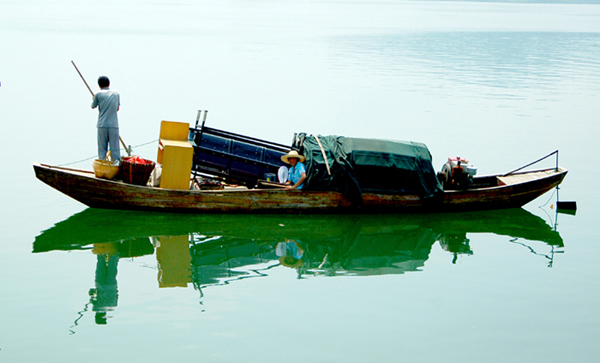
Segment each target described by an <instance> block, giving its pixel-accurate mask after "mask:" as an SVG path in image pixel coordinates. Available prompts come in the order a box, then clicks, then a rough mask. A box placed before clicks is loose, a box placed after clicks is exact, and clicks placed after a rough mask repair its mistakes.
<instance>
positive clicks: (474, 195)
mask: <svg viewBox="0 0 600 363" xmlns="http://www.w3.org/2000/svg"><path fill="white" fill-rule="evenodd" d="M34 170H35V174H36V177H37V178H38V179H39V180H41V181H43V182H44V183H46V184H48V185H49V186H51V187H53V188H55V189H57V190H58V191H60V192H62V193H64V194H66V195H68V196H70V197H71V198H73V199H75V200H77V201H79V202H81V203H83V204H85V205H87V206H89V207H92V208H104V209H123V210H146V211H163V212H186V213H303V212H304V213H353V212H354V213H355V212H377V213H402V212H450V211H463V210H485V209H503V208H517V207H521V206H523V205H524V204H526V203H528V202H530V201H532V200H533V199H535V198H537V197H539V196H540V195H542V194H544V193H546V192H547V191H549V190H550V189H552V188H554V187H556V186H557V185H558V184H560V183H561V182H562V180H563V179H564V177H565V175H566V173H567V171H566V170H565V169H562V168H557V169H556V170H555V169H548V170H546V171H544V172H543V173H541V174H539V175H536V176H535V177H531V178H526V179H531V180H526V181H523V182H517V183H514V184H510V185H498V186H493V187H487V188H476V189H468V190H455V191H445V192H444V193H443V195H441V196H439V197H438V198H432V199H428V200H423V199H421V198H420V197H419V196H417V195H383V194H374V193H363V199H362V203H356V202H355V201H353V200H351V199H349V198H347V197H346V196H345V195H344V194H342V193H340V192H332V191H286V190H281V189H242V190H239V189H234V190H218V191H215V190H174V189H161V188H154V187H149V186H138V185H132V184H127V183H123V182H121V181H113V180H106V179H101V178H97V177H96V176H94V173H93V172H88V171H83V170H76V169H68V168H61V167H55V166H50V165H45V164H37V163H36V164H34ZM521 174H523V175H525V174H527V173H521Z"/></svg>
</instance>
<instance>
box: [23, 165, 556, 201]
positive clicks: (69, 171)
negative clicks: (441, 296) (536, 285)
mask: <svg viewBox="0 0 600 363" xmlns="http://www.w3.org/2000/svg"><path fill="white" fill-rule="evenodd" d="M33 166H34V168H35V167H36V166H37V167H41V168H45V169H48V170H57V171H61V172H64V173H67V174H71V175H79V176H80V177H83V178H88V179H92V180H96V181H98V182H101V183H109V184H114V185H115V186H119V187H126V188H135V189H142V190H148V191H152V192H158V193H160V194H163V193H177V194H217V193H218V194H220V193H253V194H254V193H282V192H289V191H288V190H286V189H283V188H281V189H279V188H273V189H261V188H240V189H212V190H191V189H167V188H158V187H153V186H149V185H136V184H130V183H125V182H123V181H115V180H110V179H104V178H99V177H96V176H95V174H94V172H93V171H90V170H83V169H73V168H66V167H62V166H53V165H49V164H44V163H38V162H34V163H33ZM550 170H553V171H554V173H551V174H548V175H546V176H542V177H539V178H535V179H532V180H527V181H522V182H518V183H515V184H506V185H496V186H487V187H480V188H466V189H450V190H444V191H443V194H459V193H466V192H481V191H496V190H502V189H507V188H514V187H516V186H519V185H524V184H528V183H533V182H539V181H541V180H545V179H550V178H556V177H557V176H559V175H563V176H564V175H566V174H567V172H568V170H567V169H565V168H562V167H560V166H559V167H553V168H545V169H536V170H529V171H519V172H515V173H511V174H510V175H524V174H532V173H538V172H545V171H550ZM505 175H506V174H489V175H482V176H477V177H476V179H486V178H494V177H501V176H505ZM303 192H308V193H315V194H329V193H341V192H339V191H333V190H330V191H322V190H314V191H313V190H311V191H303ZM363 194H366V195H377V196H387V195H406V196H409V195H413V194H384V193H373V192H365V193H363Z"/></svg>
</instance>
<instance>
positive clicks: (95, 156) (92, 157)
mask: <svg viewBox="0 0 600 363" xmlns="http://www.w3.org/2000/svg"><path fill="white" fill-rule="evenodd" d="M157 141H158V139H156V140H152V141H148V142H145V143H143V144H139V145H136V146H133V147H132V146H130V147H129V149H133V148H138V147H142V146H146V145H148V144H152V143H154V142H157ZM119 150H120V151H121V150H124V149H119ZM125 151H127V150H125ZM97 158H98V155H94V156H90V157H89V158H86V159H82V160H78V161H73V162H71V163H66V164H61V165H58V166H68V165H73V164H78V163H82V162H84V161H88V160H92V159H97Z"/></svg>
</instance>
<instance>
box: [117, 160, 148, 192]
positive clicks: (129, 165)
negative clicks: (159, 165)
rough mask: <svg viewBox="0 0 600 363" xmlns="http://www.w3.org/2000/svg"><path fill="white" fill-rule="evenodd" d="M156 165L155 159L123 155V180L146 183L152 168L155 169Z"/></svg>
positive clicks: (136, 183) (138, 183) (140, 183)
mask: <svg viewBox="0 0 600 363" xmlns="http://www.w3.org/2000/svg"><path fill="white" fill-rule="evenodd" d="M154 165H155V163H154V161H151V160H146V159H143V158H141V157H139V156H124V157H122V158H121V176H122V177H123V181H124V182H125V183H129V184H135V185H146V184H147V183H148V179H149V178H150V174H151V173H152V170H154Z"/></svg>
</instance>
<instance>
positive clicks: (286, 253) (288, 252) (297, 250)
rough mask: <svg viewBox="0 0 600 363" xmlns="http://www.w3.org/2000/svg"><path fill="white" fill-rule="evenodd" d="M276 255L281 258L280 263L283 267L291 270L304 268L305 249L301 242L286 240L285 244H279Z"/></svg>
mask: <svg viewBox="0 0 600 363" xmlns="http://www.w3.org/2000/svg"><path fill="white" fill-rule="evenodd" d="M275 253H276V254H277V256H279V263H281V264H282V265H283V266H287V267H290V268H299V267H300V266H302V263H303V261H302V257H304V248H303V247H302V242H301V241H296V240H291V239H286V240H285V242H279V243H278V244H277V247H276V248H275Z"/></svg>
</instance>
